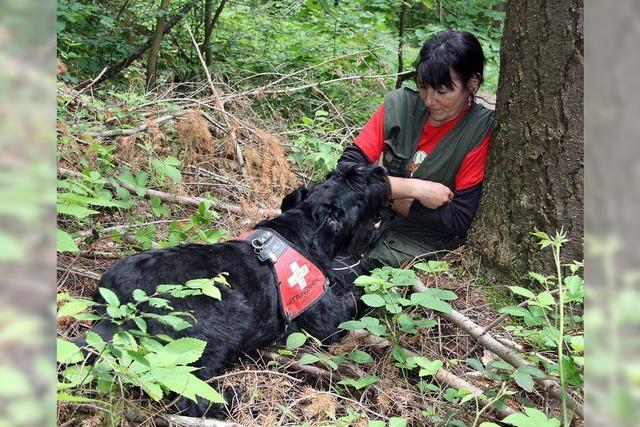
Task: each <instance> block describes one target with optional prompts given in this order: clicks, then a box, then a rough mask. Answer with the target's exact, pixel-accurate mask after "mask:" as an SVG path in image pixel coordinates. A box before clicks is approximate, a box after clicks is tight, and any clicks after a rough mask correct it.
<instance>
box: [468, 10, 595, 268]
mask: <svg viewBox="0 0 640 427" xmlns="http://www.w3.org/2000/svg"><path fill="white" fill-rule="evenodd" d="M500 57H501V63H500V80H499V84H498V93H497V104H496V117H495V129H494V133H493V138H492V142H491V148H490V155H489V160H488V162H487V168H486V176H485V181H484V190H483V200H482V203H481V205H480V209H479V211H478V214H477V218H476V221H475V223H474V225H473V227H472V230H471V233H470V236H469V242H468V245H469V247H470V248H472V249H473V251H474V252H475V253H476V254H479V255H480V256H481V257H482V260H483V264H484V265H485V266H486V267H487V268H488V274H489V275H492V274H493V275H494V276H495V277H497V278H499V279H513V278H517V279H521V278H522V277H524V276H525V275H526V274H527V272H528V271H538V272H548V273H550V272H553V271H554V269H553V260H552V257H551V251H543V252H541V251H540V250H539V248H538V247H537V245H536V243H537V239H536V238H535V237H533V236H532V235H531V234H530V233H531V232H533V231H535V229H539V230H542V231H546V232H547V233H549V234H555V231H556V230H560V229H562V228H563V229H564V230H565V231H567V232H568V237H569V239H570V242H569V243H567V244H565V246H564V247H563V259H564V260H566V261H570V260H574V259H575V260H582V259H583V212H584V208H583V182H584V168H583V155H584V146H583V142H584V140H583V83H584V78H583V68H584V33H583V2H582V1H581V0H569V1H564V2H561V1H544V0H529V1H510V2H508V4H507V14H506V20H505V29H504V35H503V38H502V47H501V51H500Z"/></svg>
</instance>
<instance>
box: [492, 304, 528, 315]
mask: <svg viewBox="0 0 640 427" xmlns="http://www.w3.org/2000/svg"><path fill="white" fill-rule="evenodd" d="M498 313H506V314H511V315H512V316H520V317H527V316H531V313H530V312H529V310H527V309H526V308H524V307H518V306H516V305H509V306H506V307H502V308H501V309H500V310H498Z"/></svg>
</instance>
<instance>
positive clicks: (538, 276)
mask: <svg viewBox="0 0 640 427" xmlns="http://www.w3.org/2000/svg"><path fill="white" fill-rule="evenodd" d="M529 277H531V278H533V279H535V281H536V282H538V283H540V284H541V285H544V284H545V283H547V281H548V280H547V278H546V277H544V276H543V275H542V274H538V273H534V272H533V271H530V272H529Z"/></svg>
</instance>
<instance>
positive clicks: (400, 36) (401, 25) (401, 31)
mask: <svg viewBox="0 0 640 427" xmlns="http://www.w3.org/2000/svg"><path fill="white" fill-rule="evenodd" d="M407 9H408V7H407V2H406V1H405V0H400V19H399V21H400V22H399V24H398V78H397V79H396V89H400V86H402V82H403V81H404V79H403V78H402V75H401V74H400V73H402V70H403V68H404V63H403V59H402V51H403V49H404V27H405V25H406V22H407Z"/></svg>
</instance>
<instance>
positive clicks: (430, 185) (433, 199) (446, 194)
mask: <svg viewBox="0 0 640 427" xmlns="http://www.w3.org/2000/svg"><path fill="white" fill-rule="evenodd" d="M412 181H414V182H413V183H412V185H413V187H414V190H413V191H414V195H413V196H414V198H415V199H416V200H417V201H419V202H420V203H421V204H422V205H423V206H425V207H427V208H430V209H437V208H439V207H441V206H443V205H446V204H447V203H450V202H451V200H453V191H451V190H450V189H449V187H447V186H446V185H443V184H440V183H439V182H433V181H423V180H421V179H413V180H412Z"/></svg>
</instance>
